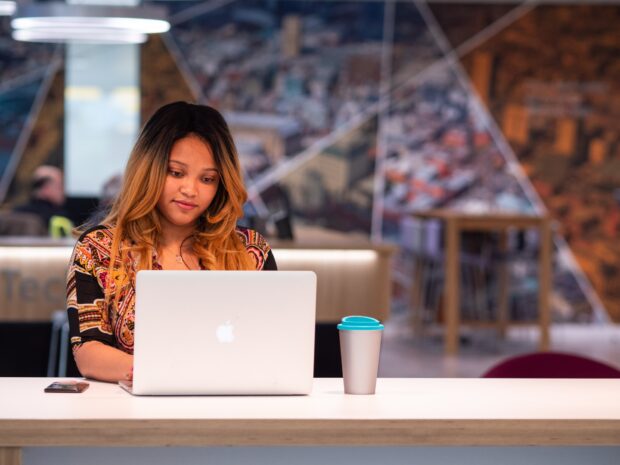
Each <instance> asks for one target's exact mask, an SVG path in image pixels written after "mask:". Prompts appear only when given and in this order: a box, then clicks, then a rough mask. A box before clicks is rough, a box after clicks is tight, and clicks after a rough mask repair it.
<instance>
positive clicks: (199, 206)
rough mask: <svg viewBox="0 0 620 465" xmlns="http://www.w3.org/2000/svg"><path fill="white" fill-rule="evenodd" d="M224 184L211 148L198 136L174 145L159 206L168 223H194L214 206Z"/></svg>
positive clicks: (184, 139)
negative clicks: (218, 189)
mask: <svg viewBox="0 0 620 465" xmlns="http://www.w3.org/2000/svg"><path fill="white" fill-rule="evenodd" d="M219 183H220V177H219V172H218V169H217V166H216V164H215V160H214V158H213V153H212V152H211V148H210V147H209V146H208V145H207V144H206V143H204V142H203V141H202V140H201V139H199V138H198V137H196V136H191V135H190V136H187V137H184V138H183V139H179V140H178V141H176V142H175V144H174V145H173V146H172V151H171V152H170V161H169V163H168V174H167V175H166V182H165V183H164V190H163V192H162V193H161V196H160V197H159V201H158V202H157V209H158V211H159V213H161V215H162V217H163V220H164V222H167V223H169V224H170V225H174V226H189V225H193V224H194V223H195V222H196V220H197V219H198V218H199V217H200V215H202V214H203V213H204V211H205V210H206V209H207V208H208V207H209V205H211V202H212V201H213V198H214V197H215V194H216V192H217V188H218V185H219Z"/></svg>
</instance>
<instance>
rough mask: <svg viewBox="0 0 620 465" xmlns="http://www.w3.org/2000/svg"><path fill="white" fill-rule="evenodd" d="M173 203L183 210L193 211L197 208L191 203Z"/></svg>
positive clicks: (177, 201) (175, 201) (178, 201)
mask: <svg viewBox="0 0 620 465" xmlns="http://www.w3.org/2000/svg"><path fill="white" fill-rule="evenodd" d="M173 202H174V203H176V204H177V205H178V206H179V208H181V209H183V210H193V209H194V208H196V207H197V206H198V205H196V204H193V203H187V202H181V201H180V200H174V201H173Z"/></svg>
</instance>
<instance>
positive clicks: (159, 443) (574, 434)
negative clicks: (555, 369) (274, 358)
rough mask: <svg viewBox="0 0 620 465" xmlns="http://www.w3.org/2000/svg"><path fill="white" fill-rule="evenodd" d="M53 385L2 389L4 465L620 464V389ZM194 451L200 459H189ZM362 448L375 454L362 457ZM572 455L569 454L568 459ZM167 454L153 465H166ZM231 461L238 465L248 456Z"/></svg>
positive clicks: (450, 383)
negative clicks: (450, 451) (346, 390)
mask: <svg viewBox="0 0 620 465" xmlns="http://www.w3.org/2000/svg"><path fill="white" fill-rule="evenodd" d="M50 381H51V380H50V379H48V378H1V379H0V464H3V465H17V464H20V463H21V458H22V455H23V457H25V460H24V465H28V464H29V460H31V463H49V464H54V463H69V462H70V461H67V460H65V459H62V460H65V461H64V462H63V461H61V456H62V455H63V454H71V453H74V454H75V453H76V452H75V449H72V448H75V447H78V448H86V447H88V448H95V449H93V451H92V452H88V451H87V450H85V449H78V451H80V450H81V451H82V453H84V454H91V455H90V458H91V459H92V460H91V461H90V463H98V461H97V459H96V458H95V457H96V456H97V454H100V455H99V457H100V458H101V457H107V460H108V461H111V462H113V463H115V464H119V460H120V462H121V463H126V462H123V461H122V460H121V459H122V458H123V453H122V451H123V450H125V451H126V449H118V448H124V447H136V446H144V447H148V448H159V447H166V448H170V447H175V448H176V447H178V448H179V449H174V451H176V452H175V454H176V453H178V454H181V455H182V454H184V453H185V454H190V455H196V456H200V454H203V453H204V454H206V453H208V451H209V450H211V449H210V448H215V450H220V449H218V448H220V447H222V446H226V447H228V448H230V447H231V446H232V448H233V449H235V448H237V447H240V446H241V449H243V448H248V447H249V448H253V447H255V446H261V448H263V449H261V450H259V451H258V452H257V453H256V454H254V455H252V454H250V457H246V459H244V460H248V463H265V464H267V463H285V462H283V461H282V460H275V461H274V457H275V456H278V454H280V453H284V454H285V455H286V452H282V450H283V449H282V447H283V446H287V447H288V446H296V451H295V452H292V453H289V455H293V456H294V457H295V459H294V460H295V463H316V462H317V461H320V460H319V459H321V457H323V459H325V453H326V452H325V450H326V449H325V448H328V449H327V450H328V451H329V452H328V453H327V455H328V456H329V454H331V453H336V451H337V450H339V449H338V448H346V449H347V450H349V451H350V453H348V454H345V455H348V456H349V458H350V457H354V456H355V457H356V461H355V462H356V463H376V462H373V461H374V460H375V458H376V454H375V453H374V452H372V450H377V449H373V448H379V449H378V450H381V451H384V453H383V454H382V455H383V456H385V457H386V459H385V460H383V461H382V463H383V464H384V465H385V464H387V463H405V462H403V461H402V460H404V459H406V457H405V456H406V455H407V454H410V453H411V454H413V453H416V451H421V452H419V453H420V454H422V453H429V451H438V452H437V453H438V454H441V453H442V452H441V450H444V449H445V447H446V446H449V447H450V448H461V449H463V451H464V452H462V453H459V454H457V455H458V457H455V461H454V463H464V462H467V460H464V458H465V457H466V456H467V455H468V454H469V455H470V456H472V457H478V459H476V460H473V459H472V460H471V463H487V462H488V461H485V460H483V458H484V456H485V454H487V452H488V451H489V450H490V451H491V452H492V453H494V454H495V455H498V454H499V455H500V456H501V457H502V459H498V460H495V461H494V462H492V463H508V464H511V463H525V462H524V461H523V460H524V457H526V456H527V455H528V454H530V455H531V454H532V451H531V449H532V448H531V446H540V448H541V452H540V453H541V454H543V455H544V462H545V463H546V464H547V463H554V462H555V463H564V464H566V463H579V462H578V461H577V462H576V461H575V460H580V459H579V458H580V457H581V459H583V458H584V457H583V455H584V454H585V455H586V461H587V463H590V464H592V463H605V464H607V463H610V464H611V463H614V462H613V461H610V457H615V459H617V457H620V454H618V452H620V447H619V446H620V402H618V392H620V380H611V379H610V380H605V379H599V380H593V379H573V380H562V379H547V380H543V379H521V380H516V379H445V378H443V379H395V378H392V379H379V380H378V384H377V393H376V395H372V396H354V395H345V394H343V387H342V379H338V378H333V379H315V381H314V389H313V392H312V394H311V395H309V396H281V397H271V396H262V397H253V396H244V397H208V396H202V397H201V396H185V397H132V396H131V395H130V394H128V393H126V392H125V391H123V390H121V389H120V388H119V387H118V386H116V385H114V384H108V383H99V382H91V385H90V388H89V389H87V390H86V391H85V392H83V393H81V394H46V393H44V392H43V388H44V387H45V386H46V385H47V384H49V382H50ZM50 446H53V448H54V449H53V450H50V449H47V448H48V447H50ZM188 446H191V447H192V448H199V449H195V450H193V451H192V452H187V451H185V452H183V450H184V449H183V448H185V447H188ZM267 446H268V447H267ZM358 446H365V447H368V448H371V450H369V452H368V454H366V453H363V452H362V453H361V454H356V453H355V452H353V451H356V450H357V449H356V448H357V447H358ZM469 446H478V447H476V448H470V447H469ZM522 446H526V447H522ZM565 446H572V447H571V448H570V449H569V450H570V452H569V453H565V452H562V448H564V447H565ZM574 446H579V447H574ZM59 447H62V448H63V450H59V449H58V448H59ZM100 447H105V448H107V449H104V450H103V451H102V450H101V449H97V448H100ZM64 448H66V449H64ZM424 448H431V449H424ZM581 448H583V450H584V451H585V452H584V454H581V453H580V450H581ZM252 450H253V451H255V449H252ZM459 450H460V449H459ZM498 450H499V452H498ZM119 451H121V452H119ZM493 451H495V452H493ZM550 451H551V452H550ZM553 451H555V452H553ZM388 452H389V454H387V453H388ZM143 453H148V452H147V449H144V450H143ZM168 453H169V452H166V453H164V455H162V456H161V457H159V458H157V454H156V456H155V458H154V461H151V462H149V463H152V464H153V465H157V464H159V463H166V459H165V458H162V457H167V456H168V455H166V454H168ZM230 453H231V454H238V455H237V458H238V459H239V460H240V461H241V458H242V457H244V456H247V455H248V454H247V453H244V452H243V451H240V452H230ZM92 454H94V456H93V455H92ZM128 454H129V456H132V455H133V454H137V452H131V453H128ZM244 454H245V455H244ZM322 454H323V455H322ZM617 454H618V455H617ZM341 455H342V454H341ZM388 455H389V456H390V457H392V458H394V457H397V458H398V457H400V458H399V459H398V461H396V459H394V462H392V461H390V460H387V457H388ZM53 457H56V458H57V460H58V461H56V459H54V460H52V459H53ZM312 457H315V458H316V459H317V460H314V459H312ZM412 457H413V456H411V458H412ZM511 457H512V458H511ZM515 457H516V459H515ZM554 457H555V458H554ZM567 457H568V458H567ZM571 457H572V458H571ZM26 459H28V460H26ZM457 459H460V460H457ZM615 459H614V460H615ZM125 460H129V459H128V458H127V457H125ZM519 460H520V461H519ZM538 460H540V457H539V458H538ZM323 461H325V460H323ZM535 461H536V460H534V462H535ZM86 462H88V461H86ZM76 463H77V462H76ZM203 463H207V462H203ZM208 463H235V461H234V460H228V461H226V460H223V461H221V462H218V461H210V462H208ZM340 463H351V462H350V461H349V462H347V461H346V460H343V461H342V462H340ZM406 463H412V462H411V460H407V462H406ZM426 463H446V462H445V461H444V462H437V461H430V462H428V461H427V462H426ZM539 463H541V462H540V461H539ZM582 463H585V462H582ZM615 463H617V462H615Z"/></svg>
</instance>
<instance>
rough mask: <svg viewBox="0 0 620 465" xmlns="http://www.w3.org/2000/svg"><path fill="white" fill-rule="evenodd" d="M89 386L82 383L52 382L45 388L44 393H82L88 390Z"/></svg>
mask: <svg viewBox="0 0 620 465" xmlns="http://www.w3.org/2000/svg"><path fill="white" fill-rule="evenodd" d="M88 386H89V384H88V383H86V382H84V381H54V382H53V383H52V384H50V385H49V386H47V387H46V388H45V389H44V391H45V392H73V393H80V392H84V391H85V390H86V389H87V388H88Z"/></svg>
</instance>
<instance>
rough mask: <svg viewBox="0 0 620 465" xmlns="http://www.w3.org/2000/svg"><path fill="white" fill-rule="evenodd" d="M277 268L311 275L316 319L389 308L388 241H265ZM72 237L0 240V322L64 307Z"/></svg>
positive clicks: (382, 313)
mask: <svg viewBox="0 0 620 465" xmlns="http://www.w3.org/2000/svg"><path fill="white" fill-rule="evenodd" d="M271 245H272V247H273V253H274V256H275V258H276V261H277V263H278V267H279V269H281V270H311V271H314V272H315V273H316V274H317V282H318V284H317V286H318V290H317V321H318V322H325V323H331V322H337V321H339V320H340V319H341V318H342V317H343V316H345V315H351V314H364V315H369V316H374V317H376V318H379V319H380V320H381V321H385V320H386V319H387V318H388V316H389V311H390V295H391V264H390V261H391V256H392V254H393V253H394V251H395V250H396V248H395V247H394V246H391V245H376V244H371V243H369V242H364V241H360V240H347V241H333V240H332V241H331V242H330V243H323V242H317V241H315V242H311V241H305V242H302V243H299V242H282V241H271ZM72 248H73V241H71V240H69V241H62V240H61V241H54V240H49V239H33V238H2V239H0V299H1V302H2V305H1V306H0V321H45V320H49V319H50V318H51V315H52V314H53V312H54V311H55V310H59V309H63V308H64V307H65V293H66V289H65V276H66V271H67V264H68V262H69V258H70V256H71V251H72Z"/></svg>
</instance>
